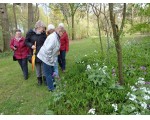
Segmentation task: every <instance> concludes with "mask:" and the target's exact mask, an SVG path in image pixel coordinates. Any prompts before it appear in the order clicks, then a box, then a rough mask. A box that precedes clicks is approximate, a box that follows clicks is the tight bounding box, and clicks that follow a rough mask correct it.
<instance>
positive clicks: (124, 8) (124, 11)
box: [119, 3, 126, 36]
mask: <svg viewBox="0 0 150 120" xmlns="http://www.w3.org/2000/svg"><path fill="white" fill-rule="evenodd" d="M125 13H126V3H124V7H123V13H122V14H123V18H122V23H121V27H120V31H119V36H120V35H121V33H122V31H123V27H124V24H125V15H126V14H125Z"/></svg>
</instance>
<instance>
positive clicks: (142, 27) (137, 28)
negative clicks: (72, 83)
mask: <svg viewBox="0 0 150 120" xmlns="http://www.w3.org/2000/svg"><path fill="white" fill-rule="evenodd" d="M129 32H130V33H132V34H133V33H136V32H144V33H149V32H150V23H148V22H145V23H139V24H135V25H134V26H133V27H132V28H131V29H130V30H129Z"/></svg>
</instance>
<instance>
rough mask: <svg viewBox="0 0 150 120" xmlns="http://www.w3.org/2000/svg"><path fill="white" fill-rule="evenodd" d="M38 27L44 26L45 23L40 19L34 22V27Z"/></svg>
mask: <svg viewBox="0 0 150 120" xmlns="http://www.w3.org/2000/svg"><path fill="white" fill-rule="evenodd" d="M39 27H46V25H45V24H44V22H42V21H41V20H39V21H37V22H36V23H35V29H36V28H39Z"/></svg>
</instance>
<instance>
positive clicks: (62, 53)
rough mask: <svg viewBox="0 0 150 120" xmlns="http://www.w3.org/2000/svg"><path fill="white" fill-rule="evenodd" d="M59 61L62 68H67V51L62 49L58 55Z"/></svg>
mask: <svg viewBox="0 0 150 120" xmlns="http://www.w3.org/2000/svg"><path fill="white" fill-rule="evenodd" d="M58 63H59V66H60V67H61V69H62V70H65V69H66V51H65V50H63V51H60V55H59V56H58Z"/></svg>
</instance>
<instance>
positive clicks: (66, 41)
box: [58, 23, 69, 72]
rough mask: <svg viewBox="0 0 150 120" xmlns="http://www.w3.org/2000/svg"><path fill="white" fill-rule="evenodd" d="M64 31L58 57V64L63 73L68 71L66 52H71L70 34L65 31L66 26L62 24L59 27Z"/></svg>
mask: <svg viewBox="0 0 150 120" xmlns="http://www.w3.org/2000/svg"><path fill="white" fill-rule="evenodd" d="M58 26H59V27H61V28H62V29H63V35H62V36H61V38H60V55H59V56H58V62H59V65H60V67H61V69H62V72H65V70H66V52H68V51H69V39H68V34H67V32H66V30H65V27H64V24H63V23H60V24H59V25H58Z"/></svg>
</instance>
